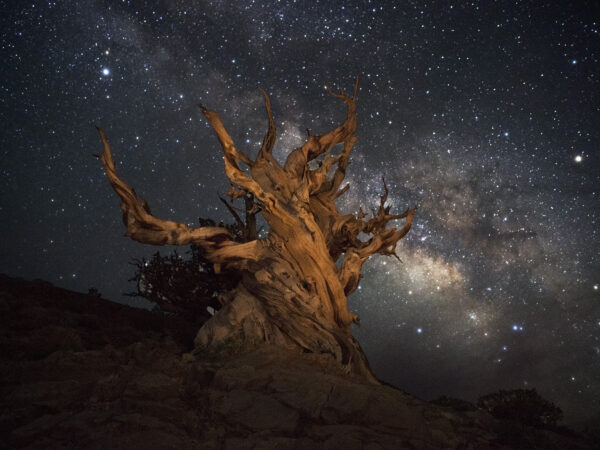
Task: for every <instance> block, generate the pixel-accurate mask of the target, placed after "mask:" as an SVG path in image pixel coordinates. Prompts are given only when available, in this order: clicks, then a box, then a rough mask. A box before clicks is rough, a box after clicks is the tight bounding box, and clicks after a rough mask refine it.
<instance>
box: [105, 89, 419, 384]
mask: <svg viewBox="0 0 600 450" xmlns="http://www.w3.org/2000/svg"><path fill="white" fill-rule="evenodd" d="M357 88H358V79H357V80H356V83H355V85H354V93H353V95H352V97H349V96H346V95H345V94H344V92H343V91H342V90H340V93H339V94H336V93H333V92H332V91H330V90H329V92H330V93H331V95H333V96H334V97H337V98H339V99H341V100H343V101H344V102H345V103H346V105H347V109H348V113H347V118H346V120H345V121H344V123H342V124H341V125H340V126H338V127H337V128H335V129H334V130H332V131H330V132H329V133H326V134H323V135H320V136H313V135H310V133H309V134H308V138H307V140H306V142H305V143H304V144H303V145H302V146H301V147H299V148H297V149H295V150H293V151H292V152H291V153H290V154H289V155H288V157H287V159H286V162H285V164H284V165H283V166H282V165H280V164H279V163H278V162H277V161H276V160H275V159H274V158H273V156H272V150H273V145H274V142H275V125H274V121H273V117H272V113H271V105H270V101H269V98H268V96H267V94H266V93H265V92H264V91H262V92H263V94H264V97H265V105H266V110H267V116H268V122H269V126H268V130H267V133H266V135H265V138H264V140H263V144H262V146H261V149H260V151H259V152H258V156H257V157H256V159H255V160H252V159H250V158H249V157H248V156H247V155H246V154H244V153H242V152H240V151H238V150H237V149H236V148H235V146H234V143H233V140H232V139H231V137H230V136H229V133H228V132H227V131H226V129H225V127H224V125H223V123H222V121H221V119H220V117H219V115H218V114H217V113H216V112H214V111H210V110H208V109H206V108H205V107H203V106H202V112H203V113H204V116H205V117H206V119H207V120H208V122H209V123H210V125H211V126H212V128H213V130H214V131H215V133H216V135H217V137H218V139H219V141H220V143H221V146H222V148H223V151H224V156H225V158H224V160H225V175H226V176H227V177H228V179H229V181H230V182H231V185H232V189H231V190H230V192H229V195H230V197H231V198H232V199H235V198H240V197H244V198H245V199H246V209H247V210H250V211H251V212H252V213H254V212H256V211H258V210H260V212H261V213H262V214H263V216H264V218H265V221H266V222H267V224H268V226H269V231H268V235H267V237H265V238H258V236H257V235H256V225H255V223H254V224H248V225H249V226H248V232H247V238H248V239H249V240H248V242H243V243H240V242H237V241H235V240H234V239H233V236H232V235H231V234H230V233H229V232H228V231H227V230H226V229H225V228H221V227H200V228H190V227H188V226H186V225H184V224H179V223H176V222H171V221H166V220H161V219H158V218H156V217H154V216H153V215H152V214H151V212H150V208H149V206H148V204H147V203H146V202H145V201H144V200H142V199H139V200H138V198H137V196H136V194H135V192H134V191H133V189H132V188H130V187H129V186H128V185H127V184H125V183H124V182H123V181H122V180H121V179H120V178H119V177H118V176H117V174H116V172H115V167H114V163H113V159H112V155H111V150H110V147H109V145H108V142H107V140H106V137H105V135H104V132H103V131H102V130H99V132H100V136H101V138H102V142H103V144H104V152H103V153H102V155H100V159H101V160H102V162H103V164H104V167H105V169H106V173H107V176H108V179H109V181H110V183H111V185H112V186H113V188H114V189H115V191H116V192H117V194H119V196H120V198H121V209H122V211H123V220H124V222H125V225H126V227H127V233H126V235H127V236H129V237H131V238H133V239H135V240H137V241H140V242H144V243H149V244H156V245H164V244H171V245H185V244H189V243H194V244H196V245H198V246H199V247H201V248H202V249H203V251H204V252H205V253H204V254H205V257H206V258H207V259H208V260H209V261H211V262H213V264H214V265H215V271H217V272H219V271H238V272H241V273H242V274H243V277H242V281H241V282H240V284H239V286H238V287H237V288H236V289H235V290H234V291H232V292H231V294H230V295H229V296H228V298H227V299H224V300H223V301H224V303H225V304H224V306H223V308H222V309H221V310H219V311H218V312H217V314H216V315H215V316H214V317H213V318H212V319H210V320H209V321H208V322H206V323H205V324H204V326H203V327H202V328H201V329H200V331H199V332H198V335H197V337H196V341H195V343H196V345H197V346H198V347H211V346H216V345H219V344H221V343H222V342H224V341H226V340H229V339H241V340H243V341H244V342H245V343H253V344H262V343H268V344H273V345H279V346H283V347H289V348H296V349H299V350H302V351H305V352H316V353H328V354H331V355H332V356H333V357H334V358H335V359H336V360H337V361H338V362H339V363H340V364H341V365H342V366H343V367H345V368H346V369H347V371H348V372H350V373H354V374H358V375H361V376H363V377H365V378H366V379H368V380H370V381H372V382H375V378H374V377H373V375H372V374H371V371H370V369H369V367H368V363H367V360H366V358H365V356H364V354H363V352H362V350H361V349H360V346H359V344H358V342H357V341H356V340H355V339H354V338H353V337H352V335H351V333H350V324H351V323H353V322H354V323H356V324H358V323H359V320H358V317H357V316H356V315H355V314H352V313H351V312H349V311H348V307H347V296H348V295H349V294H351V293H352V292H353V291H354V290H356V288H357V287H358V283H359V280H360V277H361V275H360V272H361V268H362V264H363V263H364V262H365V261H366V260H367V259H368V258H369V257H370V256H371V255H373V254H375V253H380V254H385V255H395V247H396V243H397V242H398V240H400V239H401V238H402V237H403V236H404V235H405V234H406V233H407V232H408V230H409V229H410V226H411V222H412V218H413V215H414V213H415V209H411V210H406V211H405V212H404V213H403V214H399V215H392V214H390V207H389V206H386V205H385V202H386V200H387V195H388V190H387V187H386V185H385V181H384V182H383V186H384V190H385V193H384V195H383V196H382V198H381V201H380V205H379V209H378V210H377V211H374V213H373V216H372V217H371V218H370V219H368V220H365V218H366V214H365V213H363V212H362V210H361V211H359V212H358V213H357V215H356V216H355V215H353V214H347V215H342V214H341V213H340V212H339V211H338V209H337V207H336V205H335V200H336V199H337V198H338V197H339V196H340V195H342V194H343V193H344V192H346V191H347V189H348V187H349V186H348V185H346V186H344V187H341V184H342V182H343V180H344V177H345V173H346V168H347V166H348V164H349V159H350V153H351V151H352V147H353V146H354V144H355V142H356V141H357V138H356V137H355V136H354V133H355V132H356V127H357V122H356V93H357ZM338 144H342V145H343V149H342V150H341V152H340V153H339V154H338V155H335V156H334V155H332V154H331V153H330V150H331V149H332V148H333V147H334V146H336V145H338ZM316 158H319V161H320V162H319V166H318V168H316V169H312V170H311V168H310V167H309V163H310V161H312V160H314V159H316ZM240 163H243V164H245V165H246V166H248V167H249V169H250V170H249V173H247V172H246V171H244V170H242V169H241V168H240ZM249 198H253V199H254V201H253V202H249V201H248V199H249ZM230 210H231V209H230ZM232 212H233V210H232ZM252 216H253V215H252ZM236 218H237V217H236ZM397 219H404V220H405V221H404V224H403V226H402V227H401V228H399V229H397V228H395V227H390V228H387V225H388V222H390V221H394V220H397ZM361 233H364V235H365V236H370V237H369V238H368V239H366V240H361V239H359V234H361ZM340 257H341V265H340V266H337V265H336V262H337V261H338V260H339V259H340Z"/></svg>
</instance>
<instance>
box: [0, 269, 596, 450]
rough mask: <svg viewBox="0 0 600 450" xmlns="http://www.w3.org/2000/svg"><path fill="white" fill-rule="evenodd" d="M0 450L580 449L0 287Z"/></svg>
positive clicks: (41, 289) (185, 329)
mask: <svg viewBox="0 0 600 450" xmlns="http://www.w3.org/2000/svg"><path fill="white" fill-rule="evenodd" d="M0 317H1V318H0V321H1V327H0V380H1V387H0V436H1V437H2V438H1V439H0V447H2V448H31V449H49V448H78V449H80V448H98V449H100V448H102V449H106V448H111V449H118V448H127V449H129V448H157V449H161V448H165V449H167V448H173V449H188V448H189V449H194V448H197V449H288V448H289V449H320V448H322V449H373V450H375V449H399V448H409V449H440V448H457V449H458V448H461V449H487V448H527V449H529V448H548V449H561V450H562V449H588V448H594V446H593V444H592V443H590V442H589V441H586V440H584V439H583V438H581V437H576V436H575V435H573V434H568V433H565V432H563V433H557V432H553V431H549V430H540V429H534V428H530V427H524V426H521V425H519V424H517V423H512V422H506V421H499V420H496V419H494V418H493V417H491V416H490V415H489V414H487V413H485V412H483V411H481V410H474V411H458V410H453V409H451V408H444V407H440V406H437V405H434V404H431V403H428V402H425V401H422V400H419V399H417V398H415V397H413V396H411V395H409V394H406V393H404V392H402V391H400V390H398V389H395V388H393V387H390V386H371V385H365V384H362V383H360V382H359V381H357V380H353V379H350V378H348V377H347V376H344V375H343V374H340V373H338V372H337V371H336V368H335V366H334V365H332V363H331V361H329V360H328V359H326V358H325V357H317V356H316V355H300V354H287V353H283V352H282V351H280V350H274V349H261V350H254V351H241V349H240V346H239V345H234V344H232V345H230V346H225V347H224V348H222V349H221V351H219V352H218V353H211V354H192V353H190V352H191V350H192V348H191V343H192V341H193V337H194V334H195V332H196V330H197V328H198V324H193V323H189V322H186V321H185V320H182V319H178V318H175V317H168V316H165V315H162V314H159V313H155V312H150V311H145V310H140V309H134V308H130V307H127V306H122V305H119V304H116V303H111V302H109V301H106V300H103V299H99V298H97V297H94V296H91V295H84V294H78V293H74V292H70V291H67V290H64V289H59V288H55V287H53V286H52V285H51V284H49V283H46V282H42V281H34V282H29V281H23V280H21V279H15V278H9V277H6V276H2V275H0Z"/></svg>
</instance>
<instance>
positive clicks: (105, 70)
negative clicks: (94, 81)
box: [102, 67, 110, 77]
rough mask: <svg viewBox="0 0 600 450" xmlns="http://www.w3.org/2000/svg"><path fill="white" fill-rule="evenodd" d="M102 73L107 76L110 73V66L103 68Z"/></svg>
mask: <svg viewBox="0 0 600 450" xmlns="http://www.w3.org/2000/svg"><path fill="white" fill-rule="evenodd" d="M102 75H104V76H105V77H107V76H109V75H110V69H109V68H108V67H105V68H104V69H102Z"/></svg>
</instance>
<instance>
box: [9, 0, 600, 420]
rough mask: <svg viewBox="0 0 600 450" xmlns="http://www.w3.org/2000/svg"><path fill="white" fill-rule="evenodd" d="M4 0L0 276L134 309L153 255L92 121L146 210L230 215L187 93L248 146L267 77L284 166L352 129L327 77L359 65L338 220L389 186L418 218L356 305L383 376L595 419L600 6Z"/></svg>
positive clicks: (213, 143) (339, 76) (370, 268)
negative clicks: (316, 143) (512, 396)
mask: <svg viewBox="0 0 600 450" xmlns="http://www.w3.org/2000/svg"><path fill="white" fill-rule="evenodd" d="M2 3H3V6H2V17H1V18H0V44H1V47H0V56H1V60H2V67H1V69H0V73H1V77H0V119H1V121H2V127H1V129H2V131H0V148H1V151H2V163H1V165H0V166H1V170H2V176H1V177H0V223H1V224H2V248H3V251H2V253H1V258H0V272H3V273H7V274H9V275H13V276H21V277H24V278H27V279H34V278H41V279H44V280H48V281H50V282H52V283H54V284H55V285H58V286H62V287H66V288H69V289H73V290H77V291H82V292H87V291H88V289H89V288H90V287H96V288H97V289H98V290H99V291H100V292H101V293H102V294H103V296H104V297H105V298H109V299H113V300H116V301H121V302H130V303H131V302H132V300H131V299H130V298H128V297H123V296H122V294H123V293H124V292H128V291H132V290H134V285H133V284H132V283H128V281H127V280H128V278H130V277H131V276H132V274H133V272H134V267H133V266H131V265H129V264H128V263H129V261H130V260H131V258H133V257H142V256H150V255H151V254H152V253H153V252H155V251H156V250H157V248H156V247H152V246H148V245H142V244H139V243H136V242H133V241H130V240H129V239H127V238H125V237H123V234H124V231H125V230H124V226H123V224H122V222H121V212H120V209H119V201H118V198H117V196H116V194H115V193H114V192H113V191H112V189H111V187H110V185H109V183H108V181H107V180H106V177H105V175H104V171H103V169H102V165H101V163H100V162H99V161H98V160H97V159H96V158H94V157H92V154H94V153H100V152H101V143H100V139H99V137H98V135H97V133H96V130H95V129H94V125H99V126H101V127H102V128H103V129H104V130H105V131H106V133H107V136H108V139H109V141H110V142H111V144H112V148H113V152H114V155H115V161H116V163H117V169H118V171H119V174H120V176H121V177H122V178H123V179H124V180H125V181H126V182H128V183H129V184H130V185H131V186H133V187H134V188H135V189H136V190H137V192H138V193H139V194H140V195H142V196H143V197H144V198H145V199H147V200H148V202H149V203H150V205H151V206H152V211H153V213H154V214H155V215H156V216H158V217H162V218H169V219H173V220H176V221H179V222H184V223H188V224H195V223H197V219H198V217H199V216H203V217H212V218H215V219H217V220H219V219H225V220H227V221H230V218H229V216H228V213H227V211H225V210H224V207H223V206H222V205H221V204H220V202H219V201H218V195H223V194H224V193H226V192H227V190H228V188H229V184H228V181H227V180H226V178H225V176H224V172H223V160H222V151H221V148H220V146H219V143H218V141H217V139H216V137H215V136H214V133H213V132H212V130H211V129H210V128H209V126H208V125H207V123H206V121H205V120H204V118H203V116H202V114H201V112H200V110H199V108H198V106H197V105H198V103H199V102H202V103H203V104H204V105H206V106H207V107H208V108H210V109H213V110H216V111H219V112H220V113H221V117H222V118H223V120H224V122H225V124H226V126H227V127H228V129H229V131H230V133H231V134H232V136H233V138H234V140H235V142H236V143H237V145H238V147H239V148H240V149H241V150H244V151H246V152H248V153H250V154H251V155H256V153H257V151H258V149H259V148H260V142H261V141H262V137H263V135H264V132H265V131H266V127H267V124H266V118H265V113H264V106H263V101H262V96H261V94H260V91H259V90H258V89H257V87H258V86H261V87H263V88H264V89H265V90H266V91H267V92H268V93H269V94H270V96H271V101H272V103H273V113H274V116H275V122H276V126H277V130H278V134H279V137H278V141H277V143H276V146H275V154H276V157H277V158H279V159H280V160H282V159H283V158H284V157H285V155H286V154H287V152H288V151H290V150H291V149H293V148H294V147H296V146H299V145H301V143H302V142H303V141H304V138H305V136H306V135H305V129H306V128H307V127H308V128H310V130H311V132H312V133H313V134H322V133H324V132H327V131H329V130H331V129H333V128H334V127H335V126H337V125H338V124H339V123H341V122H342V121H343V119H344V117H345V114H346V108H345V106H344V104H343V103H342V102H341V101H339V100H338V99H335V98H333V97H331V96H329V95H328V94H327V92H326V90H325V89H324V87H323V81H326V82H327V83H328V84H330V85H331V86H332V87H336V86H339V87H344V88H345V89H346V91H351V88H352V85H353V81H354V77H355V76H356V75H358V76H359V77H360V84H359V93H358V103H357V116H358V123H359V126H358V131H357V133H356V134H357V136H358V137H359V141H358V143H357V144H356V146H355V147H354V151H353V156H352V159H351V165H350V167H349V169H348V176H347V178H346V180H347V181H349V182H350V183H351V189H350V191H349V192H348V193H347V194H346V195H345V196H344V197H342V198H340V200H339V203H338V205H339V207H340V210H341V211H342V212H343V213H348V212H356V211H358V208H359V207H360V206H362V207H363V208H364V209H365V210H370V208H371V207H376V206H377V205H378V201H379V196H380V195H381V194H382V191H383V187H382V182H381V176H382V175H385V177H386V181H387V182H388V185H389V187H390V200H389V201H390V203H391V204H392V205H393V206H394V208H395V210H396V211H398V212H400V211H403V210H404V209H405V208H406V207H407V206H413V205H418V206H419V210H418V212H417V215H416V216H415V220H414V223H413V228H412V230H411V231H410V233H409V235H408V236H407V237H406V238H405V239H403V240H402V241H400V243H399V244H398V248H397V253H398V256H399V257H400V259H401V260H402V262H399V261H398V260H396V259H395V258H390V257H374V258H372V259H371V260H370V261H369V262H368V263H367V264H366V265H365V267H364V270H363V274H364V278H363V280H362V283H361V286H360V290H359V291H357V292H356V293H354V294H353V295H352V296H351V297H350V300H349V302H350V307H351V309H352V310H353V311H354V312H356V313H358V314H359V315H360V316H361V323H362V327H361V328H355V329H354V335H355V336H356V337H357V338H358V339H359V341H360V342H361V343H362V345H363V348H364V349H365V352H366V353H367V356H368V357H369V360H370V362H371V364H372V366H373V368H374V371H375V373H376V374H377V375H378V376H379V377H380V378H382V379H384V380H386V381H388V382H391V383H393V384H395V385H396V386H398V387H400V388H402V389H403V390H405V391H408V392H410V393H412V394H415V395H418V396H420V397H423V398H425V399H432V398H435V397H437V396H439V395H441V394H446V395H450V396H455V397H460V398H464V399H467V400H475V399H476V398H477V397H478V396H479V395H481V394H485V393H489V392H492V391H495V390H498V389H500V388H512V389H515V388H536V389H537V390H538V391H539V392H540V394H541V395H542V396H543V397H545V398H547V399H549V400H551V401H553V402H555V403H557V404H558V405H559V406H560V407H561V408H562V409H563V410H564V412H565V416H566V419H567V422H576V421H579V420H584V419H588V420H589V419H590V418H591V417H594V416H595V417H599V416H600V288H599V285H600V265H599V245H598V230H599V225H598V221H599V217H598V216H599V214H600V208H599V206H600V205H599V198H598V197H599V190H600V187H599V180H600V157H599V154H598V141H599V138H600V84H599V81H600V80H599V77H600V70H599V68H600V65H599V60H598V59H599V58H600V33H599V30H600V21H599V20H598V17H600V14H599V12H600V11H599V10H598V7H596V6H591V5H594V4H595V3H596V2H594V1H590V2H588V3H585V2H580V3H579V4H577V2H547V4H546V2H541V1H540V2H521V1H516V2H509V1H497V2H493V1H482V2H455V3H454V4H453V3H452V2H449V1H439V2H420V1H403V2H397V5H396V6H392V5H393V2H383V1H382V2H347V3H344V2H317V1H296V2H291V1H287V2H285V1H281V2H275V1H271V2H258V1H257V2H255V1H249V0H244V1H239V2H237V1H222V2H218V1H217V2H209V1H202V2H191V1H190V2H184V1H162V2H142V1H139V2H128V1H123V2H116V1H115V2H99V1H81V2H80V1H70V2H69V1H65V2H60V1H59V2H38V1H31V2H16V1H15V2H6V3H5V2H2ZM161 250H163V249H161ZM169 250H170V249H169V248H166V249H164V251H165V252H168V251H169ZM185 250H186V249H185V248H184V249H181V252H182V253H184V252H185ZM134 303H135V302H134ZM136 304H140V303H139V302H138V303H136Z"/></svg>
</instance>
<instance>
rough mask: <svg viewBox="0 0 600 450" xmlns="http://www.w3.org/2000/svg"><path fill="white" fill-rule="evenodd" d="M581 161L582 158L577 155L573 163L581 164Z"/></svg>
mask: <svg viewBox="0 0 600 450" xmlns="http://www.w3.org/2000/svg"><path fill="white" fill-rule="evenodd" d="M581 161H583V157H582V156H581V155H577V156H576V157H575V162H581Z"/></svg>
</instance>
